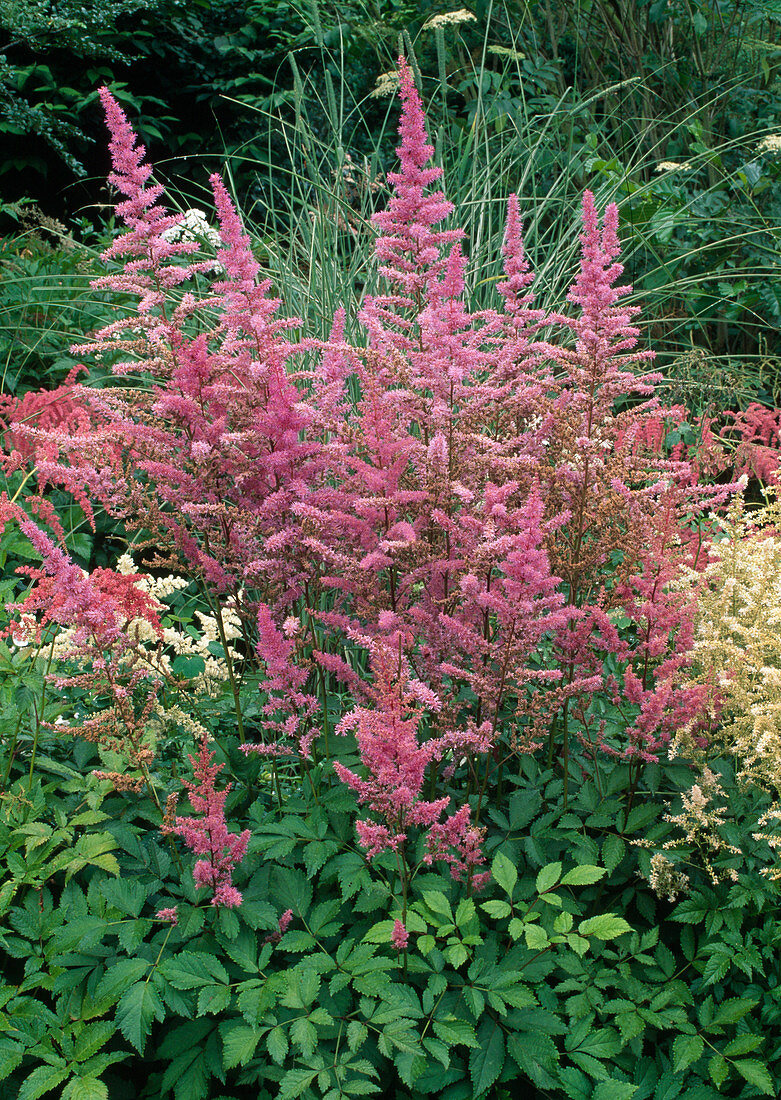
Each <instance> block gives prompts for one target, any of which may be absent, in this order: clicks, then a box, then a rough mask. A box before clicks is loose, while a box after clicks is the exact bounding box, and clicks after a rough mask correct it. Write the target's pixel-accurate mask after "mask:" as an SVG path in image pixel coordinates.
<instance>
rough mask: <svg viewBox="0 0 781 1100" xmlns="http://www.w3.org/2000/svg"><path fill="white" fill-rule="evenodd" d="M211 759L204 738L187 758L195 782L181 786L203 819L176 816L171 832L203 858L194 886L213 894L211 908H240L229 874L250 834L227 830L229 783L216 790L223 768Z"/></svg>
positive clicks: (239, 861) (187, 782) (195, 869)
mask: <svg viewBox="0 0 781 1100" xmlns="http://www.w3.org/2000/svg"><path fill="white" fill-rule="evenodd" d="M214 756H215V754H214V753H213V752H209V750H208V747H207V742H206V738H205V737H204V738H203V739H202V741H201V748H200V751H199V753H198V756H197V757H195V756H189V760H190V763H191V764H192V767H193V776H194V779H195V782H190V781H188V780H184V785H185V787H186V788H187V792H188V797H189V799H190V805H191V806H192V808H193V810H194V811H195V812H196V813H197V814H201V815H202V816H201V817H177V819H176V824H175V825H174V828H173V830H172V831H173V832H174V833H176V834H177V835H178V836H180V837H181V838H182V840H183V841H184V842H185V844H186V845H187V847H188V848H189V849H190V851H191V852H193V853H194V854H195V855H197V856H202V857H204V858H202V859H199V860H198V861H197V862H196V864H195V866H194V867H193V879H194V880H195V885H196V886H198V887H199V888H201V889H207V890H211V891H212V901H211V903H212V905H214V906H216V907H217V908H225V909H235V908H236V906H238V905H241V902H242V896H241V893H240V892H239V891H238V890H237V889H236V887H235V886H234V885H233V882H232V874H233V870H234V868H235V867H236V865H237V864H239V863H241V861H242V859H243V858H244V856H245V854H246V851H247V845H248V843H249V838H250V831H249V829H244V831H243V832H241V833H231V832H229V831H228V825H227V822H226V821H225V799H226V798H227V796H228V792H229V791H230V788H231V784H230V783H229V784H228V786H227V787H225V788H224V790H222V791H218V790H216V789H215V786H214V781H215V779H216V778H217V775H218V774H219V773H220V772H221V771H222V768H223V765H222V764H215V763H213V761H214Z"/></svg>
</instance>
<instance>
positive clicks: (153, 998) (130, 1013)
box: [116, 982, 165, 1054]
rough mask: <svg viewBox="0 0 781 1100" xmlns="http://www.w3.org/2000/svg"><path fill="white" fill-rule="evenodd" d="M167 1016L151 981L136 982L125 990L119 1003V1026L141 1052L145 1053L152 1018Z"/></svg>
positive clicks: (117, 1018) (117, 1017)
mask: <svg viewBox="0 0 781 1100" xmlns="http://www.w3.org/2000/svg"><path fill="white" fill-rule="evenodd" d="M164 1016H165V1009H164V1008H163V1003H162V1001H161V1000H160V997H159V995H158V993H157V990H156V989H155V988H154V986H153V985H152V984H151V982H136V984H135V985H133V986H131V987H130V989H127V990H125V992H124V993H123V994H122V996H121V997H120V999H119V1004H118V1005H117V1015H116V1020H117V1026H118V1027H119V1030H120V1031H121V1032H122V1034H123V1035H124V1036H125V1038H126V1039H127V1041H128V1042H129V1043H132V1045H133V1046H134V1047H135V1048H136V1050H137V1051H138V1053H139V1054H143V1053H144V1044H145V1043H146V1037H147V1035H148V1034H149V1032H150V1030H151V1028H152V1020H154V1019H157V1020H162V1019H163V1018H164Z"/></svg>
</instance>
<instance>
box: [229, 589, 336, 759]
mask: <svg viewBox="0 0 781 1100" xmlns="http://www.w3.org/2000/svg"><path fill="white" fill-rule="evenodd" d="M257 623H258V642H257V645H256V647H255V648H256V651H257V654H258V656H259V657H260V659H261V660H262V661H263V664H264V665H265V668H266V679H265V681H264V683H263V690H264V691H265V692H266V694H267V695H268V699H267V701H266V703H265V704H264V705H263V713H264V714H265V715H267V717H268V723H267V724H268V726H269V728H270V729H271V730H275V731H276V732H277V733H278V734H279V741H277V742H276V743H275V744H274V745H267V744H262V745H242V746H241V750H242V752H244V753H245V754H247V755H249V754H250V753H258V754H260V755H277V754H278V753H281V752H284V751H285V746H286V745H288V744H290V743H291V742H292V743H293V744H295V745H296V747H297V749H298V752H300V754H301V755H302V756H309V755H310V752H311V748H312V742H313V740H314V737H315V730H314V729H313V728H309V729H306V728H305V729H304V731H303V732H300V727H301V725H302V724H304V725H305V724H306V720H307V719H308V718H310V717H311V716H312V715H313V714H314V713H315V712H316V711H317V709H318V706H319V704H318V700H317V698H316V697H315V696H313V695H311V694H308V693H307V692H304V691H303V690H302V689H303V687H304V685H305V684H306V681H307V679H308V678H309V672H310V669H309V668H308V667H307V666H306V664H304V663H299V664H297V663H296V662H295V661H294V660H293V658H294V655H295V652H296V643H295V640H294V639H295V635H296V633H297V631H296V629H295V626H292V624H293V623H297V620H293V619H290V618H289V619H288V620H286V625H287V626H288V631H289V633H290V635H291V637H292V639H293V640H291V637H287V636H286V635H285V633H284V626H283V630H282V631H280V630H278V629H277V626H276V624H275V623H274V620H273V618H272V615H271V609H270V608H269V607H268V605H267V604H264V603H260V604H259V605H258V610H257ZM298 625H300V624H298Z"/></svg>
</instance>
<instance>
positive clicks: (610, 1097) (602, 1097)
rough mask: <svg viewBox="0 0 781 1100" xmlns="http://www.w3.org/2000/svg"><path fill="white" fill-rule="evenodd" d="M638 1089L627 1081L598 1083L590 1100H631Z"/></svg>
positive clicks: (637, 1086)
mask: <svg viewBox="0 0 781 1100" xmlns="http://www.w3.org/2000/svg"><path fill="white" fill-rule="evenodd" d="M639 1087H640V1086H639V1085H632V1084H630V1083H629V1081H600V1082H599V1084H598V1085H597V1087H596V1088H595V1089H594V1094H593V1096H592V1100H632V1097H633V1096H634V1094H635V1093H636V1092H637V1091H638V1089H639Z"/></svg>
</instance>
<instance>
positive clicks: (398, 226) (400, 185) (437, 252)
mask: <svg viewBox="0 0 781 1100" xmlns="http://www.w3.org/2000/svg"><path fill="white" fill-rule="evenodd" d="M399 86H400V94H401V102H402V111H401V123H400V125H399V136H400V137H401V144H400V145H399V147H398V149H397V150H396V152H397V154H398V157H399V161H400V162H401V163H400V170H399V171H398V172H389V173H388V182H389V183H390V184H391V185H392V186H393V194H392V196H391V198H390V199H389V200H388V205H387V207H386V209H385V210H381V211H379V212H378V213H376V214H374V215H373V217H372V222H373V224H374V225H375V226H377V228H378V229H379V230H380V236H379V237H378V238H377V241H376V245H375V251H376V257H377V259H378V260H379V261H380V268H379V271H380V274H381V275H384V276H385V278H386V279H388V281H389V282H390V284H391V287H396V288H397V291H396V293H395V294H391V295H386V296H384V297H377V298H367V299H366V302H365V304H364V308H363V310H362V314H361V315H362V317H363V319H364V320H365V323H366V325H367V327H368V329H369V332H370V334H372V335H374V336H376V337H377V338H378V339H379V337H380V335H381V333H382V326H381V325H380V324H379V322H380V320H381V318H382V317H383V316H387V317H391V318H395V319H396V320H397V321H398V324H399V327H400V328H401V329H402V331H403V329H404V327H408V326H409V324H410V323H411V322H410V320H409V318H408V316H405V315H404V314H400V313H399V312H398V311H399V310H400V309H403V310H411V311H413V316H414V311H415V310H419V309H420V308H421V305H422V303H423V301H424V300H425V297H426V293H427V291H428V288H429V286H430V285H431V282H432V281H433V280H434V279H436V278H437V277H438V276H439V275H440V273H441V272H442V269H443V266H444V260H443V258H442V250H443V249H444V248H445V247H446V246H448V245H452V244H454V243H455V242H456V241H460V240H461V239H462V238H463V236H464V234H463V232H462V231H461V230H457V229H450V230H435V229H434V228H433V227H434V226H435V225H436V224H437V222H440V221H442V219H443V218H445V217H447V215H448V214H450V213H451V211H452V210H453V204H452V203H450V202H448V200H447V199H446V198H445V196H444V193H443V192H442V191H434V192H427V188H428V187H429V186H430V185H431V184H432V183H435V182H436V181H437V180H439V179H441V177H442V169H441V168H439V167H435V166H428V162H429V160H430V159H431V157H432V155H433V153H434V147H433V145H431V144H429V141H428V136H427V134H426V124H425V119H424V116H423V105H422V103H421V100H420V95H419V94H418V90H417V88H416V87H415V82H414V80H413V77H412V72H411V70H410V67H409V65H408V64H407V62H406V61H405V60H404V58H403V57H400V58H399ZM399 344H400V346H404V341H403V340H399Z"/></svg>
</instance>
